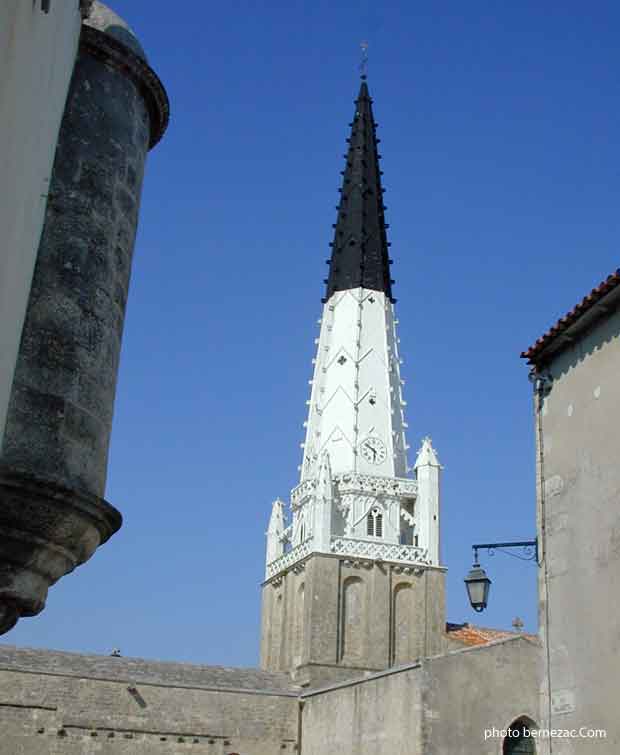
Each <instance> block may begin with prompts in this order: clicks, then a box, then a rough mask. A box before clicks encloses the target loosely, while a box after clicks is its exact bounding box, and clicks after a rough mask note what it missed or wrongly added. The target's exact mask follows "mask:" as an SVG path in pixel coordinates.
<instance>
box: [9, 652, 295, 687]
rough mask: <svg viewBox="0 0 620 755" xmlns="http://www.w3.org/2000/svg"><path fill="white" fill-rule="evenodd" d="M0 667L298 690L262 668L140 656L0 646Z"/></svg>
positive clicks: (146, 680)
mask: <svg viewBox="0 0 620 755" xmlns="http://www.w3.org/2000/svg"><path fill="white" fill-rule="evenodd" d="M0 668H1V669H7V670H9V671H22V672H31V673H38V674H50V675H52V676H73V677H81V678H90V679H99V680H104V681H122V682H128V683H136V684H137V683H141V684H150V685H155V686H163V687H188V688H197V689H219V690H236V691H241V690H243V691H249V692H255V693H257V694H259V693H260V694H272V695H293V696H296V695H297V694H298V688H297V687H295V686H294V685H293V684H292V682H291V679H290V677H289V675H288V674H285V673H277V672H272V671H263V670H262V669H254V668H230V667H227V666H201V665H197V664H196V665H194V664H191V663H177V662H170V661H151V660H146V659H144V658H125V657H115V656H109V655H87V654H82V653H67V652H61V651H58V650H39V649H35V648H21V647H20V648H18V647H14V646H12V645H0Z"/></svg>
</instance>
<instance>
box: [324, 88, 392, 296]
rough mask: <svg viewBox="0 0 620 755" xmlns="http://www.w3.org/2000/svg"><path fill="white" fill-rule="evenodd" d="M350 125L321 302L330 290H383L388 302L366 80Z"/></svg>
mask: <svg viewBox="0 0 620 755" xmlns="http://www.w3.org/2000/svg"><path fill="white" fill-rule="evenodd" d="M350 125H351V136H350V138H349V139H347V141H348V143H349V149H348V151H347V154H346V155H345V157H346V161H347V162H346V165H345V169H344V170H343V171H342V175H343V181H342V189H341V190H340V191H341V197H340V204H339V206H338V218H337V221H336V223H335V224H334V228H335V233H334V241H333V242H332V244H331V246H332V256H331V260H330V261H329V265H330V267H329V277H328V278H327V280H326V281H325V282H326V283H327V294H326V299H325V301H327V300H328V299H329V298H330V297H331V295H332V294H333V293H334V292H335V291H346V290H348V289H351V288H359V287H363V288H368V289H371V290H373V291H383V292H385V294H386V295H387V296H388V297H389V298H390V299H391V298H392V281H391V280H390V269H389V268H390V260H389V257H388V246H389V244H388V242H387V235H386V228H387V227H388V226H387V224H386V222H385V215H384V211H385V210H386V209H387V208H386V207H385V205H384V204H383V191H384V190H383V188H382V186H381V171H380V170H379V158H380V155H379V153H378V148H377V145H378V143H379V141H380V140H379V139H377V135H376V127H377V124H376V123H375V120H374V117H373V113H372V99H371V97H370V94H369V91H368V85H367V83H366V81H365V77H363V79H362V83H361V86H360V91H359V94H358V97H357V99H356V100H355V113H354V115H353V121H352V122H351V124H350Z"/></svg>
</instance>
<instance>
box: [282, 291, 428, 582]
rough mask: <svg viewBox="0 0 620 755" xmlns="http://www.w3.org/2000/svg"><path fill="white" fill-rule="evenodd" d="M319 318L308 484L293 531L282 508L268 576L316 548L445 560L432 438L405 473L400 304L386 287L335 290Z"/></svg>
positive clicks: (303, 480) (297, 497) (295, 498)
mask: <svg viewBox="0 0 620 755" xmlns="http://www.w3.org/2000/svg"><path fill="white" fill-rule="evenodd" d="M320 323H321V330H320V335H319V337H318V338H317V339H316V346H317V352H316V358H315V359H314V360H313V362H314V374H313V378H312V380H311V381H310V382H311V386H312V387H311V392H310V399H309V400H308V401H307V404H308V416H307V420H306V422H305V423H304V425H305V427H306V438H305V442H304V443H303V444H302V447H303V458H302V464H301V466H300V472H301V474H300V483H299V485H298V486H297V487H296V488H294V490H293V491H292V492H291V512H292V518H291V524H290V525H289V526H288V527H286V526H285V523H284V520H283V519H282V521H280V518H279V517H280V512H281V509H279V510H278V513H277V514H276V509H275V505H274V513H272V523H271V524H270V529H269V533H268V556H267V578H271V577H274V576H276V575H277V574H279V573H280V572H282V571H285V570H286V569H288V568H289V567H291V566H292V565H294V564H295V563H297V562H298V561H300V560H302V559H304V558H305V557H306V556H308V555H309V554H310V553H331V554H337V555H342V556H348V557H352V558H355V559H358V558H362V559H376V560H379V559H380V560H383V561H386V562H389V561H395V562H399V563H404V564H432V565H439V477H440V472H441V467H440V465H439V461H438V460H437V455H436V453H435V450H434V448H433V446H432V443H431V441H430V439H429V438H427V439H425V440H424V441H423V443H422V447H421V449H420V452H419V453H418V457H417V461H416V466H415V470H416V479H412V478H408V477H407V473H408V472H409V471H411V470H410V468H409V467H408V464H407V449H408V446H407V443H406V439H405V430H406V428H407V423H406V421H405V416H404V407H405V401H404V400H403V396H402V385H403V381H402V380H401V378H400V362H401V360H400V356H399V349H398V338H397V335H396V324H397V320H395V318H394V312H393V305H392V303H391V301H390V300H389V298H387V297H386V296H385V294H384V293H382V292H378V291H372V290H368V289H363V288H356V289H351V290H348V291H337V292H336V293H334V294H333V295H332V296H331V298H330V299H329V301H328V302H327V303H326V304H325V305H324V308H323V316H322V318H321V320H320ZM278 554H279V555H278ZM295 568H296V567H295Z"/></svg>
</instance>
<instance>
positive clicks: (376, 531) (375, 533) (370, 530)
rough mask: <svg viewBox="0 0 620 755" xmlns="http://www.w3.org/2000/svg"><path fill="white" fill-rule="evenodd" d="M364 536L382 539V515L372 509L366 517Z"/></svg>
mask: <svg viewBox="0 0 620 755" xmlns="http://www.w3.org/2000/svg"><path fill="white" fill-rule="evenodd" d="M366 534H367V535H368V536H369V537H383V514H382V513H381V512H380V511H379V509H376V508H375V509H373V510H372V511H370V512H369V513H368V516H367V517H366Z"/></svg>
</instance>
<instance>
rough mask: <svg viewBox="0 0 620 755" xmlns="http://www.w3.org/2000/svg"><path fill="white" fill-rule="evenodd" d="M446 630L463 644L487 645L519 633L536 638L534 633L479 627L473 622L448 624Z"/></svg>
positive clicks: (451, 637)
mask: <svg viewBox="0 0 620 755" xmlns="http://www.w3.org/2000/svg"><path fill="white" fill-rule="evenodd" d="M446 632H447V634H448V637H449V638H450V639H451V640H456V641H457V642H462V643H463V645H467V646H473V645H486V644H487V643H489V642H493V641H494V640H506V639H508V638H509V637H517V636H519V635H521V636H524V637H527V638H528V639H535V635H533V634H524V633H523V632H508V631H507V630H505V629H490V628H488V627H477V626H473V625H472V624H446Z"/></svg>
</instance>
